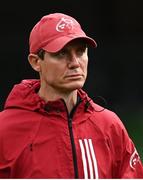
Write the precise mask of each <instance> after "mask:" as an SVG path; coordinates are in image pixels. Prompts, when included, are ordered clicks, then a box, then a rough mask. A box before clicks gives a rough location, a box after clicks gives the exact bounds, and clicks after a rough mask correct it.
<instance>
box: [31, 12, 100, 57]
mask: <svg viewBox="0 0 143 180" xmlns="http://www.w3.org/2000/svg"><path fill="white" fill-rule="evenodd" d="M77 38H82V39H85V40H86V41H87V42H88V44H90V45H91V46H93V47H96V46H97V44H96V42H95V40H94V39H92V38H90V37H88V36H87V35H86V34H85V32H84V31H83V30H82V28H81V26H80V24H79V23H78V22H77V20H75V19H74V18H73V17H71V16H69V15H66V14H63V13H53V14H49V15H45V16H43V17H42V18H41V19H40V21H39V22H38V23H37V24H36V25H35V26H34V27H33V29H32V30H31V33H30V38H29V46H30V53H37V52H38V51H39V50H40V49H44V50H46V51H47V52H57V51H59V50H61V49H62V48H63V47H64V46H65V45H66V44H67V43H68V42H70V41H72V40H74V39H77Z"/></svg>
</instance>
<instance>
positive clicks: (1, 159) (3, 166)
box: [0, 80, 143, 179]
mask: <svg viewBox="0 0 143 180" xmlns="http://www.w3.org/2000/svg"><path fill="white" fill-rule="evenodd" d="M39 86H40V83H39V81H38V80H24V81H22V83H20V84H18V85H15V86H14V88H13V90H12V92H11V93H10V95H9V96H8V98H7V101H6V103H5V108H4V110H3V111H2V112H1V113H0V178H72V179H73V178H86V179H87V178H108V179H110V178H143V167H142V163H141V161H140V158H139V155H138V153H137V151H136V149H135V146H134V144H133V142H132V140H131V139H130V138H129V136H128V134H127V131H126V129H125V128H124V126H123V124H122V122H121V120H120V119H119V118H118V116H117V115H116V114H115V113H113V112H111V111H109V110H107V109H103V108H102V107H101V106H98V105H97V104H95V103H94V102H93V101H92V100H91V99H90V98H89V97H88V96H87V94H86V93H85V92H83V91H82V90H79V91H78V96H79V97H80V99H81V100H80V102H79V103H78V105H77V106H76V108H74V110H73V112H72V113H71V114H70V115H68V113H67V109H66V106H65V103H64V101H63V100H62V99H59V100H57V101H54V102H48V103H45V102H44V101H43V100H42V99H41V98H40V97H39V96H38V95H37V93H36V91H38V89H39Z"/></svg>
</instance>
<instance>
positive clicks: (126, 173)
mask: <svg viewBox="0 0 143 180" xmlns="http://www.w3.org/2000/svg"><path fill="white" fill-rule="evenodd" d="M112 143H113V144H114V145H113V144H112V145H113V147H114V162H115V164H114V173H115V174H114V177H115V178H123V179H127V178H131V179H138V178H143V164H142V161H141V158H140V156H139V154H138V152H137V149H136V147H135V144H134V143H133V141H132V139H131V138H130V137H129V134H128V132H127V130H126V128H125V126H124V125H123V123H122V121H121V120H120V119H119V118H118V117H117V116H116V115H115V123H114V127H113V128H112Z"/></svg>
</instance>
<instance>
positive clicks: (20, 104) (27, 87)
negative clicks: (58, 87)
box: [4, 79, 91, 111]
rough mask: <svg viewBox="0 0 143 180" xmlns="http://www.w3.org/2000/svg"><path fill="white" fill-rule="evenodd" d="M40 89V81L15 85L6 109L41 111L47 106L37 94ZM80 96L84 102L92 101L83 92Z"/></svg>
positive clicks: (80, 91)
mask: <svg viewBox="0 0 143 180" xmlns="http://www.w3.org/2000/svg"><path fill="white" fill-rule="evenodd" d="M39 88H40V80H38V79H28V80H27V79H25V80H22V81H21V82H20V83H19V84H16V85H14V87H13V89H12V90H11V92H10V94H9V95H8V97H7V100H6V102H5V106H4V109H9V108H20V109H26V110H30V111H39V110H40V109H43V108H44V107H45V105H46V104H47V103H46V102H45V101H44V100H42V99H41V98H40V97H39V95H38V94H37V92H38V90H39ZM78 94H79V96H80V97H81V99H82V100H83V99H84V101H86V102H87V101H91V99H90V98H89V97H88V96H87V94H86V93H85V92H84V91H83V90H78Z"/></svg>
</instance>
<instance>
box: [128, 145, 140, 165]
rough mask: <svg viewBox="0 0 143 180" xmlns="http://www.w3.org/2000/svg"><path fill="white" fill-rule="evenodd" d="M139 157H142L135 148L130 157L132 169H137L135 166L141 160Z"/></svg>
mask: <svg viewBox="0 0 143 180" xmlns="http://www.w3.org/2000/svg"><path fill="white" fill-rule="evenodd" d="M139 159H140V157H139V155H138V153H137V150H136V149H135V151H134V152H133V154H132V155H131V157H130V167H131V168H132V169H135V166H136V164H137V163H138V162H139Z"/></svg>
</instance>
